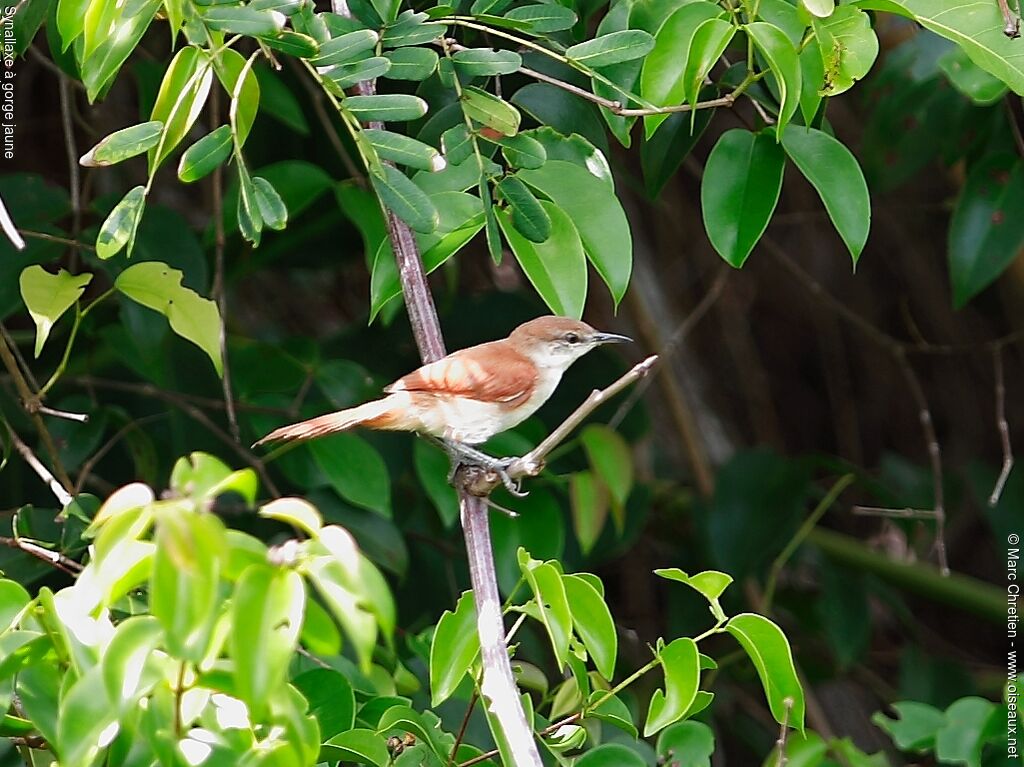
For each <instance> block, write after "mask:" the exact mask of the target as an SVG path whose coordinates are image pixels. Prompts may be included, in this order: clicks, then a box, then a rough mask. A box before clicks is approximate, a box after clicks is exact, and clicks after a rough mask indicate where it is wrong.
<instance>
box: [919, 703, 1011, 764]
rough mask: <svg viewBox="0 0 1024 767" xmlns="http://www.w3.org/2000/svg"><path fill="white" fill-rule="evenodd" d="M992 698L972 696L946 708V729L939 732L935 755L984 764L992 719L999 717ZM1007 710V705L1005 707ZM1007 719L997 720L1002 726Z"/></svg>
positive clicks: (942, 759)
mask: <svg viewBox="0 0 1024 767" xmlns="http://www.w3.org/2000/svg"><path fill="white" fill-rule="evenodd" d="M999 711H1000V709H999V708H998V707H997V706H996V705H995V704H994V703H992V701H989V700H985V699H984V698H978V697H975V696H969V697H966V698H960V700H958V701H955V702H954V703H953V704H952V705H951V706H950V707H949V708H947V709H946V715H945V721H944V722H943V724H942V729H940V730H939V732H938V734H937V735H936V736H935V755H936V756H937V757H938V759H939V761H940V762H942V763H944V764H966V765H968V767H981V752H982V749H983V748H984V747H985V744H986V742H987V741H988V740H989V729H990V728H989V722H990V721H991V720H993V719H997V718H998V717H999ZM1002 711H1003V712H1004V713H1005V711H1006V709H1005V708H1004V709H1002ZM1003 724H1005V721H1004V722H1000V723H997V724H996V727H998V728H1000V729H1002V726H1003Z"/></svg>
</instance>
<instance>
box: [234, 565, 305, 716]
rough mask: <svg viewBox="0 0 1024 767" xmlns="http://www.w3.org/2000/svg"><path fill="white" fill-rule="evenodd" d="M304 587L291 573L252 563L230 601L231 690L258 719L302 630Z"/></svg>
mask: <svg viewBox="0 0 1024 767" xmlns="http://www.w3.org/2000/svg"><path fill="white" fill-rule="evenodd" d="M305 602H306V589H305V586H304V585H303V583H302V577H301V576H300V575H299V574H298V573H296V572H295V571H294V570H284V569H280V568H273V567H270V566H269V565H252V566H250V567H249V568H248V569H246V571H245V572H244V573H243V574H242V577H241V578H240V579H239V581H238V585H237V586H236V587H235V593H234V595H233V597H232V599H231V633H230V634H229V651H230V653H231V658H232V660H234V664H235V666H234V670H235V691H236V694H237V695H238V697H239V698H241V699H242V700H243V701H245V704H246V706H248V708H249V712H250V715H251V716H252V717H253V719H254V720H257V721H258V720H260V719H262V718H263V716H264V712H265V711H266V707H267V702H268V699H269V698H271V697H273V696H275V695H279V694H280V692H279V688H280V687H281V685H282V684H284V681H285V678H286V676H287V672H288V663H289V662H290V661H291V658H292V655H293V654H294V652H295V646H296V643H297V642H298V638H299V631H300V629H301V628H302V616H303V612H304V610H305Z"/></svg>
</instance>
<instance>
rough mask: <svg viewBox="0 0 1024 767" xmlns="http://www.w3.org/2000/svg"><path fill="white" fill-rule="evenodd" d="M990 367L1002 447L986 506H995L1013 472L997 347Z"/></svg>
mask: <svg viewBox="0 0 1024 767" xmlns="http://www.w3.org/2000/svg"><path fill="white" fill-rule="evenodd" d="M992 367H993V370H994V372H995V379H996V384H995V389H996V428H997V429H998V430H999V441H1000V442H1001V443H1002V446H1003V468H1002V470H1001V471H1000V472H999V478H998V479H997V480H996V484H995V486H994V487H993V488H992V494H991V495H990V496H989V497H988V505H989V506H995V505H996V504H998V503H999V499H1000V498H1001V497H1002V495H1003V488H1004V487H1005V486H1006V480H1007V479H1008V478H1009V476H1010V472H1011V471H1012V470H1013V448H1012V446H1011V445H1010V424H1009V422H1007V420H1006V382H1005V380H1004V377H1003V350H1002V349H1001V348H999V347H997V348H995V349H993V350H992Z"/></svg>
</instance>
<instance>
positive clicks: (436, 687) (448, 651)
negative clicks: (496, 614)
mask: <svg viewBox="0 0 1024 767" xmlns="http://www.w3.org/2000/svg"><path fill="white" fill-rule="evenodd" d="M479 652H480V637H479V636H478V635H477V632H476V604H475V602H474V601H473V592H472V591H465V592H463V594H462V596H461V597H459V601H458V604H456V606H455V611H454V612H452V611H450V610H445V611H444V612H443V613H441V619H440V620H439V621H438V622H437V628H436V629H434V638H433V640H432V641H431V643H430V705H431V706H438V705H440V704H441V703H443V702H444V701H446V700H448V698H450V697H451V696H452V694H453V693H454V692H455V690H456V688H457V687H458V686H459V684H460V683H461V682H462V679H463V677H465V676H466V674H467V673H468V671H469V669H470V667H471V666H472V665H473V660H474V659H475V658H476V656H477V654H478V653H479Z"/></svg>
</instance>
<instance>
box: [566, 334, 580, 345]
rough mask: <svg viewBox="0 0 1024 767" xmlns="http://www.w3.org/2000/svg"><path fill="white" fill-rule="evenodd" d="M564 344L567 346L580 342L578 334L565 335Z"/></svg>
mask: <svg viewBox="0 0 1024 767" xmlns="http://www.w3.org/2000/svg"><path fill="white" fill-rule="evenodd" d="M565 342H566V343H568V344H578V343H579V342H580V336H579V333H566V334H565Z"/></svg>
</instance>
